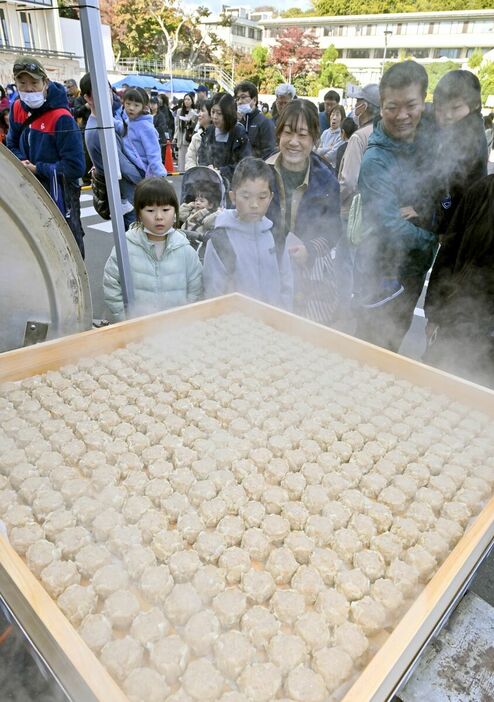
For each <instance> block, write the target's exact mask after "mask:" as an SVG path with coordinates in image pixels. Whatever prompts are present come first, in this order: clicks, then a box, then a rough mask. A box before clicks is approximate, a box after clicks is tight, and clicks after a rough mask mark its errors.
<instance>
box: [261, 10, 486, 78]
mask: <svg viewBox="0 0 494 702" xmlns="http://www.w3.org/2000/svg"><path fill="white" fill-rule="evenodd" d="M262 25H263V27H264V33H263V44H264V45H265V46H273V45H275V44H276V41H277V38H278V37H279V36H280V35H281V34H282V33H283V31H284V30H285V29H287V28H288V27H300V28H303V29H305V30H306V31H308V32H311V33H312V34H313V35H314V36H315V38H316V39H317V41H318V42H319V45H320V47H321V49H322V50H324V49H326V48H328V47H329V46H330V45H331V44H333V45H334V46H335V47H336V49H338V52H339V58H338V60H339V61H341V62H342V63H345V65H347V66H348V69H349V70H350V72H351V73H352V74H353V75H354V76H355V77H356V78H357V80H359V81H360V82H361V83H362V84H365V83H371V82H377V81H378V80H379V78H380V76H381V73H382V69H383V65H384V62H385V61H388V60H392V59H398V58H400V57H401V56H413V57H414V58H415V59H416V60H417V61H419V62H420V63H433V62H435V61H445V60H450V61H455V62H456V63H458V65H459V66H461V65H462V64H463V63H466V61H468V58H469V57H470V56H471V55H472V53H473V52H474V51H475V49H481V50H482V52H483V53H487V52H488V51H491V50H492V49H494V9H493V10H475V11H474V10H472V11H470V10H469V11H466V10H465V11H463V10H462V11H456V12H413V13H397V14H386V15H351V16H342V17H295V18H281V17H279V18H273V19H267V20H263V21H262Z"/></svg>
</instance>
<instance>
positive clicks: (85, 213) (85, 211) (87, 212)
mask: <svg viewBox="0 0 494 702" xmlns="http://www.w3.org/2000/svg"><path fill="white" fill-rule="evenodd" d="M97 214H98V213H97V212H96V210H95V209H94V207H81V219H85V218H86V217H94V215H97Z"/></svg>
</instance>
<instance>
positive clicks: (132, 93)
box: [123, 88, 144, 105]
mask: <svg viewBox="0 0 494 702" xmlns="http://www.w3.org/2000/svg"><path fill="white" fill-rule="evenodd" d="M127 100H128V101H132V102H140V103H141V105H144V98H143V96H142V93H140V92H139V90H136V88H129V89H128V90H126V91H125V93H124V95H123V101H124V102H126V101H127Z"/></svg>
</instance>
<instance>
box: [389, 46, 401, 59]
mask: <svg viewBox="0 0 494 702" xmlns="http://www.w3.org/2000/svg"><path fill="white" fill-rule="evenodd" d="M399 57H400V51H399V49H389V48H388V49H386V58H387V59H395V58H396V59H397V58H399Z"/></svg>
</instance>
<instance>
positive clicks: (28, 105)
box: [7, 55, 86, 256]
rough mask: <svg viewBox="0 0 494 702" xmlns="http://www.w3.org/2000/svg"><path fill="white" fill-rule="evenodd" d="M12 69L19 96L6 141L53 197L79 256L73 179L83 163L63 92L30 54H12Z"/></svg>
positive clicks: (77, 208)
mask: <svg viewBox="0 0 494 702" xmlns="http://www.w3.org/2000/svg"><path fill="white" fill-rule="evenodd" d="M13 72H14V80H15V84H16V87H17V90H18V92H19V97H18V98H17V99H16V100H14V102H13V103H12V106H11V109H10V126H9V131H8V134H7V146H8V148H9V149H10V150H11V151H12V152H13V153H14V154H15V155H16V156H17V158H18V159H20V161H21V162H22V164H23V165H24V166H25V167H26V168H27V169H28V170H29V171H30V172H31V173H33V174H34V175H35V176H36V177H37V178H38V180H39V181H40V183H41V184H42V185H43V186H44V187H45V188H46V190H47V191H48V192H49V193H50V195H51V196H52V198H53V199H54V200H55V202H56V204H57V206H58V207H59V209H60V210H61V212H62V214H63V215H64V216H65V218H66V220H67V223H68V225H69V227H70V229H71V231H72V233H73V234H74V238H75V240H76V242H77V245H78V246H79V249H80V251H81V254H82V255H83V256H84V243H83V237H84V230H83V228H82V225H81V219H80V204H79V199H80V192H81V188H80V180H79V179H80V178H81V177H82V176H83V175H84V171H85V165H86V164H85V159H84V151H83V147H82V136H81V132H80V129H79V127H78V126H77V123H76V121H75V119H74V118H73V117H72V115H71V113H70V111H69V109H68V103H67V92H66V90H65V87H64V86H63V85H61V84H60V83H55V82H53V81H51V80H49V79H48V76H47V74H46V71H45V69H44V68H43V66H42V65H41V63H40V62H39V61H38V59H36V58H35V57H34V56H27V55H24V56H18V57H17V58H16V59H15V60H14V70H13Z"/></svg>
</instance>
